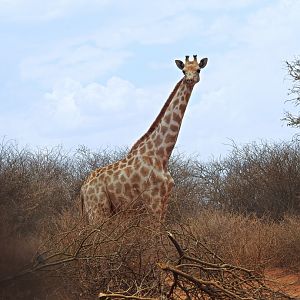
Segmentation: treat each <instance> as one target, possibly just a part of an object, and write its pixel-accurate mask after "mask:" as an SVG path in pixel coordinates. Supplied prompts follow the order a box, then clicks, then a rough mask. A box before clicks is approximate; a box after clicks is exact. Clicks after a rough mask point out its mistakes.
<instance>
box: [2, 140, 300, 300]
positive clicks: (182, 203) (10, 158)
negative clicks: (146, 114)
mask: <svg viewBox="0 0 300 300" xmlns="http://www.w3.org/2000/svg"><path fill="white" fill-rule="evenodd" d="M299 148H300V144H299V143H298V142H297V141H295V142H292V143H274V144H269V143H261V144H255V143H254V144H249V145H246V146H243V147H239V146H237V145H232V151H231V153H230V155H228V156H227V157H226V158H224V159H222V160H214V161H211V162H208V163H202V162H201V161H200V160H199V159H197V158H196V157H189V158H187V157H185V156H183V155H181V154H177V155H174V156H173V157H172V160H171V162H170V170H171V172H172V175H173V177H174V179H175V182H176V185H175V189H174V192H173V194H172V197H171V201H170V205H169V210H168V216H167V221H166V224H165V225H164V226H163V228H162V229H158V227H157V224H155V222H153V218H152V217H151V216H149V215H148V213H147V211H146V210H143V208H141V209H140V210H139V211H130V210H128V211H124V212H121V213H119V214H118V215H116V216H114V217H112V218H111V219H110V220H107V221H105V222H102V223H99V224H97V225H96V226H87V225H86V224H85V223H84V220H83V219H82V217H81V214H80V204H79V199H78V193H79V189H80V186H81V184H82V181H83V179H84V178H85V177H86V175H87V174H88V173H89V172H90V171H91V170H92V169H94V168H96V167H99V166H102V165H106V164H108V163H110V162H113V161H115V160H117V159H120V158H121V157H122V156H124V155H125V153H126V151H127V149H116V150H113V151H112V150H102V151H99V152H92V151H90V150H88V149H86V148H84V147H81V148H79V149H78V150H77V151H75V152H74V153H66V152H65V151H64V150H63V149H62V148H59V147H58V148H53V149H39V150H35V151H32V150H30V149H26V148H22V149H20V148H19V147H18V146H17V145H16V143H14V142H10V141H3V142H2V144H1V146H0V186H1V189H0V199H1V202H0V205H1V210H0V214H1V218H0V220H1V229H0V243H1V255H0V280H1V289H0V291H1V292H0V293H1V295H0V297H2V299H78V298H82V299H95V297H96V296H97V295H98V294H99V293H102V294H101V295H102V297H104V298H105V297H110V296H109V295H111V294H114V293H116V292H122V293H124V294H126V295H135V297H137V298H139V297H140V298H141V297H144V298H147V297H148V298H151V297H152V298H155V297H158V296H159V295H165V296H167V295H169V296H171V295H172V297H173V298H176V297H177V298H180V295H181V296H182V295H183V296H182V297H183V298H184V297H185V298H186V297H187V295H189V296H190V297H193V298H195V297H199V299H202V298H200V296H199V295H200V294H201V293H200V292H199V287H200V286H202V288H203V290H201V289H200V290H201V291H202V293H203V294H201V297H204V296H203V295H204V294H205V295H208V296H209V295H210V294H209V293H211V298H213V296H214V293H219V294H217V295H219V297H220V299H234V298H233V296H232V294H230V293H236V294H239V295H240V297H242V296H244V297H246V296H248V297H250V296H251V295H252V296H253V294H251V291H252V292H253V291H254V290H255V291H256V292H255V293H256V295H258V294H257V287H258V286H260V291H261V293H262V294H261V297H267V298H264V299H269V298H268V297H271V296H270V295H271V294H270V293H271V292H270V290H268V289H267V287H265V288H262V284H263V282H264V281H263V277H260V276H261V275H259V274H261V273H262V272H263V271H264V270H265V269H266V268H272V267H284V268H290V269H292V270H297V269H299V268H300V231H299V228H300V218H299V210H300V196H299V195H300V193H299V192H300V151H299V150H300V149H299ZM168 232H171V233H172V235H173V237H174V238H175V242H174V243H175V244H174V243H173V242H172V240H171V239H170V236H168ZM176 243H177V245H179V248H181V249H183V250H182V251H183V252H184V253H185V255H186V257H188V258H189V257H192V259H194V260H192V261H188V259H187V261H185V263H182V261H181V260H182V259H186V258H183V253H181V254H180V250H179V249H178V248H176V247H175V245H176ZM200 262H201V264H200ZM209 263H210V264H212V265H211V266H209V267H208V265H207V264H209ZM197 264H198V265H197ZM203 264H204V265H203ZM181 265H184V266H183V267H181ZM225 265H227V266H230V267H229V269H228V270H227V269H226V270H224V269H223V266H225ZM178 266H180V267H178ZM170 268H171V269H170ZM172 268H173V269H172ZM174 268H175V269H174ZM178 268H179V269H178ZM180 268H181V269H180ZM212 268H213V270H214V271H213V272H212V271H211V269H212ZM218 268H219V269H218ZM237 268H242V269H237ZM233 269H234V270H235V272H237V270H238V272H241V273H239V274H238V275H237V274H235V273H234V272H232V270H233ZM174 270H175V271H174ZM176 270H177V271H182V272H183V271H184V272H185V274H188V275H190V276H192V278H193V276H196V275H197V274H198V275H199V274H202V275H201V277H200V278H202V279H205V280H206V281H210V282H222V286H223V287H224V288H225V290H226V291H227V292H228V293H229V294H226V293H225V292H224V291H223V292H222V291H220V290H218V287H214V286H211V285H209V284H207V285H205V284H204V283H202V285H201V283H199V282H193V281H190V279H191V278H187V277H182V275H178V274H177V273H176V272H177V271H176ZM245 270H246V271H245ZM250 270H251V272H254V273H247V272H248V271H249V272H250ZM199 272H200V273H199ZM243 272H244V273H243ZM220 274H223V275H222V276H221V275H220ZM224 274H227V275H228V274H230V276H237V277H235V279H234V278H231V280H229V279H228V280H227V281H226V280H225V279H226V278H227V277H226V276H224ZM247 274H248V275H247ZM249 274H250V275H249ZM254 274H255V275H254ZM220 276H221V277H220ZM228 276H229V275H228ZM194 278H199V276H198V277H197V276H196V277H194ZM237 278H239V279H241V280H242V279H243V281H242V282H248V283H249V286H248V289H247V290H248V292H247V293H248V294H245V289H244V287H243V284H241V285H238V282H239V281H238V280H237ZM222 280H223V281H222ZM232 282H235V283H236V284H237V285H236V286H232ZM171 289H172V290H171ZM205 289H206V290H205ZM171 293H172V294H171ZM220 293H223V294H222V297H223V298H222V297H221V296H220V295H221V294H220ZM243 293H244V294H243ZM101 295H100V296H101ZM176 295H177V296H176ZM178 295H179V296H178ZM266 295H269V296H266ZM111 297H112V296H111ZM226 297H227V298H226ZM272 297H274V299H288V298H284V296H282V295H281V294H280V295H279V294H278V295H277V294H272ZM280 297H281V298H280ZM282 297H283V298H282ZM104 298H103V299H104ZM203 299H205V298H203ZM237 299H238V298H237ZM254 299H255V298H254ZM257 299H258V298H257ZM270 299H271V298H270Z"/></svg>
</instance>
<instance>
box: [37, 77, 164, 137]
mask: <svg viewBox="0 0 300 300" xmlns="http://www.w3.org/2000/svg"><path fill="white" fill-rule="evenodd" d="M158 95H159V96H158ZM161 98H162V97H161V95H160V91H156V92H155V91H154V92H153V91H151V92H150V91H149V90H146V89H141V88H137V87H135V86H134V85H133V84H132V83H130V82H129V81H127V80H124V79H121V78H118V77H112V78H110V79H109V80H108V81H107V82H106V84H105V85H101V84H99V83H90V84H87V85H82V84H81V83H80V82H78V81H76V80H73V79H70V78H68V79H64V80H62V81H60V82H59V83H57V84H56V85H55V86H54V87H53V89H52V91H51V92H49V93H46V94H45V97H44V101H43V103H40V104H39V105H38V106H37V107H36V112H37V113H36V120H35V121H34V122H36V123H41V124H43V126H39V128H38V130H40V131H41V133H42V134H46V135H50V136H57V135H58V136H59V135H60V134H61V133H62V132H65V133H66V134H67V133H69V134H74V133H75V132H77V131H79V132H80V134H79V135H87V134H94V133H95V132H99V134H101V133H103V132H107V131H109V130H114V129H115V128H118V127H123V128H127V129H128V127H129V128H130V127H132V128H134V129H136V127H135V126H136V124H142V123H143V121H144V120H145V118H147V116H148V117H149V112H150V115H151V116H152V114H151V112H152V111H153V107H155V106H156V105H157V104H158V105H162V103H160V99H161ZM157 101H158V103H157ZM41 116H42V120H41V119H40V118H41ZM152 117H153V116H152ZM133 118H134V120H135V121H134V122H133ZM49 124H52V125H51V126H49ZM149 125H150V124H149ZM129 132H130V130H129ZM110 138H113V137H110ZM124 141H126V137H125V139H124ZM107 142H109V141H107ZM115 142H117V139H115ZM127 143H128V140H127Z"/></svg>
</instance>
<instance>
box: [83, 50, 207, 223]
mask: <svg viewBox="0 0 300 300" xmlns="http://www.w3.org/2000/svg"><path fill="white" fill-rule="evenodd" d="M193 57H194V59H193V60H189V56H186V57H185V63H183V62H182V61H181V60H175V63H176V65H177V67H178V68H179V69H180V70H182V72H183V74H184V76H183V78H182V79H181V80H179V82H178V83H177V84H176V86H175V88H174V90H173V91H172V93H171V94H170V96H169V98H168V99H167V101H166V102H165V104H164V106H163V107H162V109H161V111H160V113H159V114H158V116H157V117H156V119H155V120H154V122H153V123H152V125H151V126H150V128H149V129H148V131H147V132H146V133H145V134H144V135H143V136H142V137H141V138H140V139H138V140H137V142H136V143H135V144H134V145H133V146H132V148H131V149H130V151H129V153H128V154H127V155H126V157H125V158H123V159H121V160H119V161H117V162H115V163H112V164H110V165H107V166H104V167H102V168H98V169H96V170H94V171H93V172H92V173H91V174H90V175H89V177H88V178H87V179H86V180H85V182H84V183H83V185H82V187H81V191H80V198H81V204H82V211H83V210H85V211H86V212H87V216H88V220H89V222H90V223H95V222H96V221H98V220H99V219H101V218H103V219H107V218H108V217H110V216H112V215H113V214H115V213H117V212H118V211H120V210H123V209H125V208H126V207H130V206H135V205H139V204H143V205H144V206H145V207H146V208H147V209H148V210H149V211H150V212H151V213H152V214H153V215H154V216H155V217H156V218H157V219H158V221H160V222H163V221H164V219H165V215H166V210H167V205H168V199H169V196H170V193H171V191H172V188H173V186H174V180H173V178H172V177H171V175H170V173H169V171H168V168H167V167H168V161H169V158H170V156H171V153H172V150H173V148H174V146H175V143H176V140H177V137H178V134H179V130H180V127H181V123H182V119H183V116H184V113H185V110H186V107H187V105H188V101H189V99H190V96H191V93H192V90H193V87H194V85H195V84H196V83H197V82H199V81H200V71H201V69H203V68H204V67H205V66H206V64H207V61H208V59H207V58H202V59H201V60H200V62H199V63H198V61H197V55H194V56H193Z"/></svg>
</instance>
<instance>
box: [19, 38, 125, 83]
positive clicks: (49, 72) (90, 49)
mask: <svg viewBox="0 0 300 300" xmlns="http://www.w3.org/2000/svg"><path fill="white" fill-rule="evenodd" d="M130 55H131V54H130V52H129V51H121V50H110V51H107V50H106V51H105V50H104V49H101V48H99V46H97V45H90V43H88V42H87V41H82V43H80V44H78V43H67V44H65V45H63V46H60V47H55V48H54V49H53V50H52V52H49V53H48V54H41V55H39V56H31V57H28V58H26V59H24V60H23V62H22V63H21V65H20V72H21V76H22V78H23V79H25V80H37V81H41V82H42V83H43V84H44V85H46V86H47V87H49V86H51V85H53V84H54V83H55V82H56V81H59V80H62V79H63V78H66V77H72V78H74V79H75V80H78V81H84V82H88V81H92V80H95V78H97V77H99V76H101V75H103V74H105V73H109V72H110V71H111V72H112V73H113V72H114V71H115V70H116V68H117V67H119V66H120V65H121V64H122V63H123V62H124V61H125V60H126V59H127V58H128V57H130Z"/></svg>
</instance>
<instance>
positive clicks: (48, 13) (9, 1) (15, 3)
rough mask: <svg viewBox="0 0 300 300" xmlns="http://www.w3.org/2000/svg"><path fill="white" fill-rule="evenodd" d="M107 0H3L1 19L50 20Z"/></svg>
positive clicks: (89, 7)
mask: <svg viewBox="0 0 300 300" xmlns="http://www.w3.org/2000/svg"><path fill="white" fill-rule="evenodd" d="M109 2H110V1H109V0H89V2H88V5H87V1H84V0H52V1H38V0H4V1H1V2H0V17H1V21H2V22H3V21H35V22H36V21H50V20H54V19H58V18H62V17H65V16H67V15H70V14H74V13H75V12H77V13H78V12H82V11H83V10H85V11H88V10H91V11H92V10H93V9H95V7H103V6H105V5H106V4H108V3H109Z"/></svg>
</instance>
